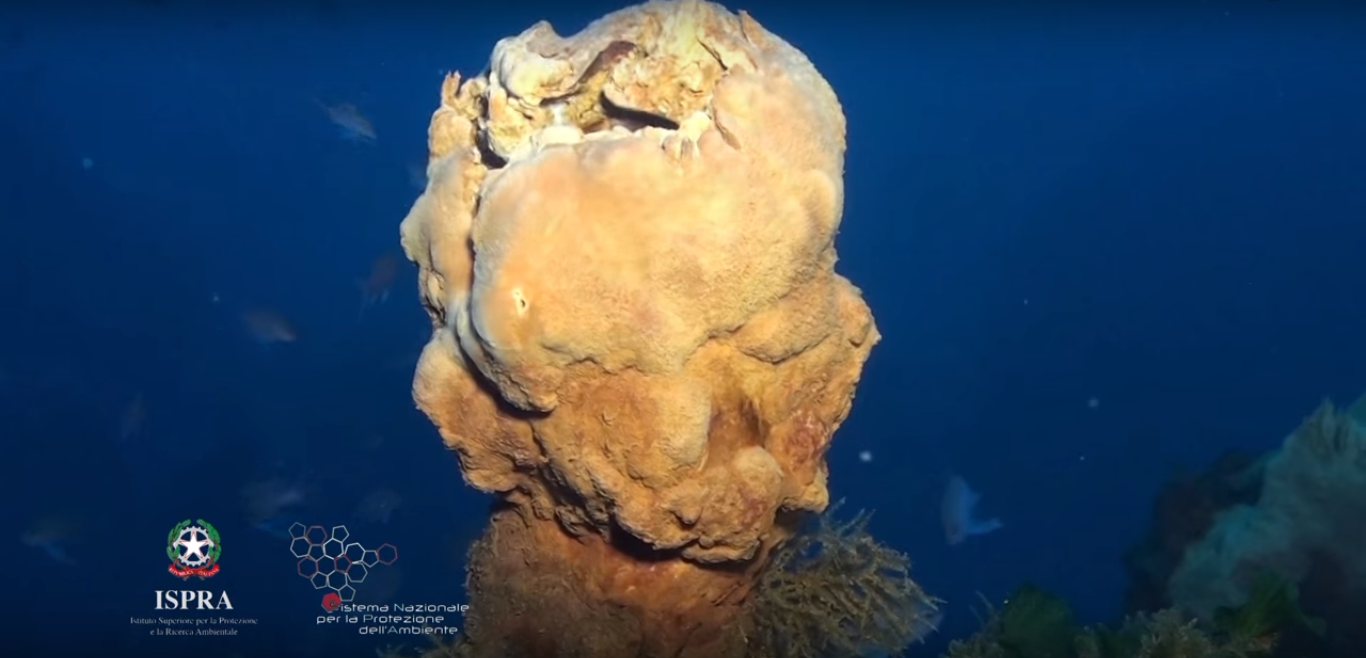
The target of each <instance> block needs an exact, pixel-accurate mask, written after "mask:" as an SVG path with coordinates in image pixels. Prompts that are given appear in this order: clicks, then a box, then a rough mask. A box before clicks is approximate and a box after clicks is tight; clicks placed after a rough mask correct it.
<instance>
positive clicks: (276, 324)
mask: <svg viewBox="0 0 1366 658" xmlns="http://www.w3.org/2000/svg"><path fill="white" fill-rule="evenodd" d="M242 322H243V323H245V324H246V325H247V331H248V332H249V333H250V334H251V336H252V338H255V339H256V341H257V342H259V343H261V344H262V345H270V344H271V343H292V342H294V341H295V340H298V338H299V335H298V334H297V333H296V332H295V331H294V325H293V324H290V322H289V320H287V319H285V317H284V316H282V315H280V314H279V313H276V312H274V311H271V310H268V309H263V308H249V309H247V310H245V311H243V312H242Z"/></svg>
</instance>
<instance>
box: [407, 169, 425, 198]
mask: <svg viewBox="0 0 1366 658" xmlns="http://www.w3.org/2000/svg"><path fill="white" fill-rule="evenodd" d="M408 184H409V185H412V186H413V189H415V190H417V191H418V192H425V191H427V165H425V164H418V163H416V162H409V163H408Z"/></svg>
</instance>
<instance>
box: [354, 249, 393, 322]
mask: <svg viewBox="0 0 1366 658" xmlns="http://www.w3.org/2000/svg"><path fill="white" fill-rule="evenodd" d="M399 262H400V261H399V258H398V256H397V255H395V254H393V253H386V254H384V255H382V256H380V257H379V258H376V259H375V262H374V263H371V264H370V276H367V277H365V280H364V281H357V282H356V286H357V287H359V288H360V310H361V314H362V315H364V313H365V309H367V308H369V307H371V306H376V305H379V304H383V303H384V302H387V301H389V289H390V288H393V287H394V280H395V279H397V278H398V266H399Z"/></svg>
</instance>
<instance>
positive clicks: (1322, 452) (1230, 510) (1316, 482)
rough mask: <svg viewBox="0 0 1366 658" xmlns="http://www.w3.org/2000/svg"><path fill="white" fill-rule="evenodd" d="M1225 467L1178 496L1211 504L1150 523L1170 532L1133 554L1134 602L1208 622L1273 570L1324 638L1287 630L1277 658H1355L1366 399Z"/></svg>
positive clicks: (1364, 509)
mask: <svg viewBox="0 0 1366 658" xmlns="http://www.w3.org/2000/svg"><path fill="white" fill-rule="evenodd" d="M1244 463H1248V462H1244ZM1226 466H1228V468H1222V469H1221V468H1216V469H1214V470H1213V471H1212V472H1211V473H1210V474H1207V477H1206V478H1205V481H1204V482H1203V484H1200V485H1199V486H1191V487H1185V489H1187V490H1188V493H1186V494H1181V496H1180V497H1181V498H1182V499H1184V500H1186V501H1187V502H1188V503H1189V502H1190V501H1193V500H1203V501H1204V502H1205V503H1206V504H1205V505H1203V506H1200V505H1197V506H1194V507H1191V506H1189V505H1187V506H1188V508H1189V509H1188V513H1187V514H1186V515H1185V516H1184V517H1183V516H1178V515H1172V514H1161V513H1159V514H1155V515H1154V523H1155V524H1156V525H1158V526H1164V525H1165V526H1167V527H1154V528H1153V530H1152V531H1150V537H1149V539H1147V540H1145V541H1144V542H1143V543H1142V544H1140V545H1139V546H1137V547H1135V549H1134V550H1133V551H1131V552H1130V554H1129V555H1128V556H1126V564H1127V566H1128V567H1129V572H1130V577H1131V579H1132V581H1133V582H1131V590H1130V601H1129V603H1130V604H1131V606H1133V607H1138V606H1143V605H1151V604H1153V603H1154V602H1156V601H1169V602H1170V603H1171V604H1172V605H1174V606H1175V607H1176V608H1177V609H1179V610H1181V611H1183V612H1185V613H1186V614H1189V615H1194V616H1196V617H1200V618H1210V617H1211V616H1212V615H1214V614H1215V613H1216V612H1217V611H1218V610H1219V609H1221V608H1227V607H1231V606H1239V605H1243V604H1245V603H1246V602H1247V601H1248V599H1249V595H1250V592H1252V591H1253V589H1254V588H1255V586H1256V584H1257V582H1258V579H1259V578H1260V577H1262V575H1264V574H1271V575H1274V576H1275V577H1276V578H1279V579H1282V580H1284V581H1285V582H1286V583H1288V584H1289V585H1291V586H1294V587H1295V588H1296V589H1297V591H1298V599H1299V601H1300V604H1301V605H1302V606H1303V608H1304V610H1305V612H1306V613H1307V614H1309V615H1312V616H1314V617H1316V618H1320V619H1322V621H1323V622H1325V623H1324V624H1323V627H1324V628H1323V630H1320V631H1318V632H1306V631H1305V630H1304V629H1298V630H1297V629H1290V632H1289V633H1288V634H1287V635H1286V636H1285V637H1283V638H1281V642H1280V644H1281V646H1282V648H1281V650H1280V651H1279V652H1278V653H1277V655H1315V656H1323V657H1324V658H1328V657H1336V656H1352V657H1353V658H1356V657H1357V656H1359V655H1360V650H1359V648H1360V647H1361V646H1363V643H1366V631H1363V629H1362V626H1361V624H1360V620H1361V619H1363V618H1366V526H1363V525H1362V523H1361V520H1362V519H1364V518H1366V397H1363V398H1361V399H1360V400H1358V401H1357V403H1356V404H1355V405H1353V407H1352V408H1351V409H1350V410H1347V411H1342V410H1339V409H1337V408H1336V407H1334V405H1333V404H1332V403H1329V402H1325V403H1323V404H1322V405H1320V407H1319V408H1318V409H1317V410H1316V411H1315V412H1314V413H1313V414H1312V415H1311V416H1309V418H1307V419H1305V421H1304V422H1303V423H1302V424H1301V425H1300V427H1299V428H1297V429H1296V430H1295V431H1294V432H1293V433H1292V434H1291V435H1290V436H1289V437H1288V438H1287V439H1286V440H1285V442H1284V444H1283V445H1282V446H1281V447H1280V448H1279V449H1278V450H1274V451H1271V452H1269V453H1268V454H1267V455H1266V456H1264V457H1263V458H1261V459H1259V460H1257V462H1255V463H1254V464H1252V465H1251V466H1250V467H1247V468H1239V467H1238V464H1237V463H1234V462H1229V463H1227V464H1226ZM1221 472H1222V475H1221ZM1180 489H1181V488H1180V487H1177V488H1174V487H1173V486H1172V485H1169V487H1168V490H1169V491H1179V490H1180ZM1197 490H1202V491H1203V493H1200V491H1197ZM1173 495H1176V494H1173ZM1240 499H1241V500H1240ZM1159 510H1160V507H1159ZM1211 512H1213V513H1212V514H1211ZM1177 519H1186V520H1187V522H1185V523H1182V522H1176V520H1177ZM1158 536H1161V537H1165V538H1166V540H1167V541H1156V540H1154V537H1158ZM1159 592H1160V594H1159ZM1140 599H1141V600H1140Z"/></svg>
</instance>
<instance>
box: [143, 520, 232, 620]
mask: <svg viewBox="0 0 1366 658" xmlns="http://www.w3.org/2000/svg"><path fill="white" fill-rule="evenodd" d="M222 556H223V538H222V537H221V536H219V534H218V529H217V528H215V527H213V524H211V523H209V522H208V521H205V520H204V519H199V520H198V521H195V522H193V523H192V522H191V521H190V520H189V519H185V520H184V521H181V522H180V523H177V524H176V525H175V527H174V528H171V533H170V534H169V535H167V536H166V557H168V558H170V560H171V566H170V567H169V568H168V569H167V570H168V571H170V572H171V575H172V576H175V577H177V578H180V579H181V580H185V581H188V580H189V579H190V577H191V576H198V577H199V579H200V580H204V579H206V578H211V577H213V576H216V575H218V572H219V571H220V567H219V566H218V560H219V558H221V557H222ZM156 609H157V610H232V600H230V599H229V598H228V593H227V592H217V593H215V592H213V591H211V590H206V589H201V590H191V589H178V590H160V589H159V590H157V591H156Z"/></svg>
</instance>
